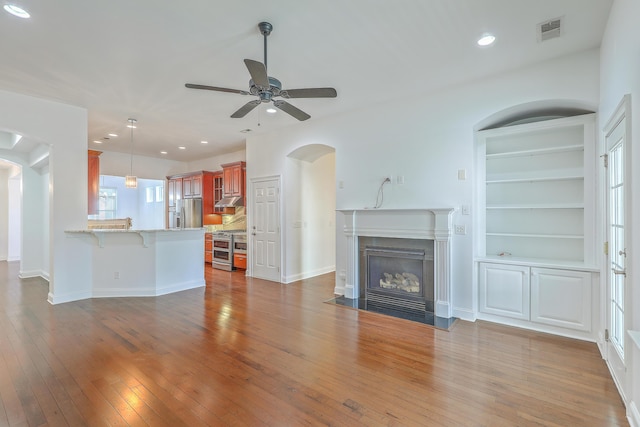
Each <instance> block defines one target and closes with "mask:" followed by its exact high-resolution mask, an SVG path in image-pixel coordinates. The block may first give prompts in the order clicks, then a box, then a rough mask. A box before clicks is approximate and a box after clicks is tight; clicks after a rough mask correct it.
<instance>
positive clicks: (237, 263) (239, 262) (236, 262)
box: [233, 254, 247, 270]
mask: <svg viewBox="0 0 640 427" xmlns="http://www.w3.org/2000/svg"><path fill="white" fill-rule="evenodd" d="M233 266H234V267H235V268H239V269H241V270H246V269H247V255H246V254H233Z"/></svg>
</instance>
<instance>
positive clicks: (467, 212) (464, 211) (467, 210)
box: [462, 205, 471, 215]
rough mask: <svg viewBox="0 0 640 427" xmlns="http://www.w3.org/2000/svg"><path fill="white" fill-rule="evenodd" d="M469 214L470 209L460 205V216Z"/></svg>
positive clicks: (467, 206)
mask: <svg viewBox="0 0 640 427" xmlns="http://www.w3.org/2000/svg"><path fill="white" fill-rule="evenodd" d="M470 213H471V208H470V207H469V205H462V215H469V214H470Z"/></svg>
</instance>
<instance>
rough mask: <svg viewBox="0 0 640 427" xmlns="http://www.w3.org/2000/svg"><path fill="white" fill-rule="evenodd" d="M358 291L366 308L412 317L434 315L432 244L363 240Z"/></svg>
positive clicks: (419, 241) (390, 240) (411, 241)
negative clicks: (365, 302) (359, 288)
mask: <svg viewBox="0 0 640 427" xmlns="http://www.w3.org/2000/svg"><path fill="white" fill-rule="evenodd" d="M363 240H364V241H363V242H361V243H362V244H361V246H360V250H361V257H360V259H361V262H362V264H361V268H360V272H361V280H362V281H363V283H362V284H363V286H362V287H361V289H362V291H363V293H362V295H361V297H363V298H364V299H365V300H366V301H367V304H375V305H378V306H381V307H385V308H394V309H399V310H406V311H410V312H415V313H425V312H431V313H432V312H433V311H434V292H433V289H434V287H433V284H434V275H433V241H430V240H413V239H394V238H383V239H380V238H364V239H363Z"/></svg>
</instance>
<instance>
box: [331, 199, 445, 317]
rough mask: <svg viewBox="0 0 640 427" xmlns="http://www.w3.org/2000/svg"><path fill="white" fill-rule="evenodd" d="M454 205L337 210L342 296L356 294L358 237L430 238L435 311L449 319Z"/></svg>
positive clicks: (354, 297) (357, 293)
mask: <svg viewBox="0 0 640 427" xmlns="http://www.w3.org/2000/svg"><path fill="white" fill-rule="evenodd" d="M454 211H455V209H454V208H424V209H338V212H341V213H342V214H343V215H344V217H345V218H344V224H345V225H344V233H345V236H346V238H347V269H346V270H347V271H346V275H345V285H344V296H345V297H347V298H351V299H356V298H358V297H359V295H360V289H359V286H360V285H359V284H360V279H359V275H358V259H359V255H358V237H360V236H368V237H392V238H402V239H428V240H434V274H435V277H434V291H435V314H436V316H439V317H444V318H447V319H448V318H451V317H452V316H453V314H452V304H451V235H452V232H453V225H452V214H453V212H454Z"/></svg>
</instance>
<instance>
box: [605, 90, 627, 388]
mask: <svg viewBox="0 0 640 427" xmlns="http://www.w3.org/2000/svg"><path fill="white" fill-rule="evenodd" d="M628 108H629V97H628V96H626V97H625V98H624V99H623V101H622V103H621V104H620V106H619V107H618V109H617V110H616V112H615V113H614V115H613V116H612V118H611V119H610V121H609V123H608V124H607V126H606V127H605V150H606V151H605V154H604V159H605V161H604V165H605V174H604V175H605V182H606V184H605V185H606V187H605V188H606V191H605V197H606V216H605V218H606V241H607V245H606V250H605V252H606V257H607V258H606V270H605V277H606V298H605V316H606V330H605V356H606V359H607V364H608V365H609V369H610V371H611V375H612V377H613V379H614V381H615V382H616V385H617V386H618V390H619V391H620V394H621V395H622V397H623V399H624V400H625V401H626V397H625V396H626V391H627V390H626V389H627V384H626V381H625V370H626V360H627V359H628V358H627V357H626V356H625V353H628V351H627V350H626V345H625V336H626V333H625V331H626V326H625V325H626V324H628V322H627V319H625V318H626V317H628V316H627V315H626V312H627V310H626V306H627V301H628V297H627V296H628V294H629V292H628V289H627V288H628V286H627V284H628V283H631V281H630V278H629V277H628V272H627V264H626V259H627V251H628V250H629V245H630V243H631V239H630V237H631V236H630V235H629V227H628V220H629V219H630V218H631V217H630V215H629V214H628V209H629V204H630V203H629V201H630V200H631V198H630V197H629V195H630V180H629V177H630V166H631V165H630V157H629V156H628V142H629V138H628V135H629V130H628V126H627V125H628V121H627V120H628V119H627V112H628V111H629V110H628Z"/></svg>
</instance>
